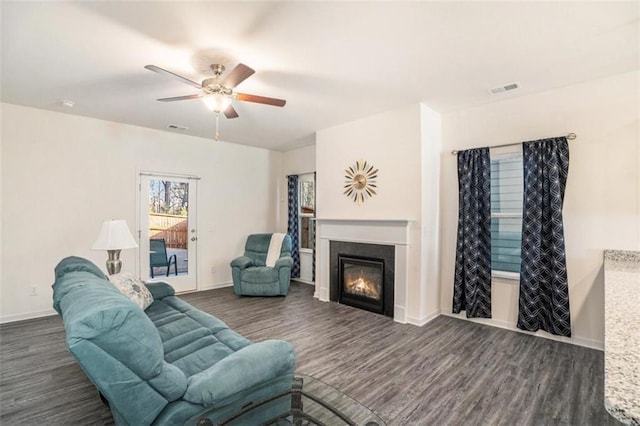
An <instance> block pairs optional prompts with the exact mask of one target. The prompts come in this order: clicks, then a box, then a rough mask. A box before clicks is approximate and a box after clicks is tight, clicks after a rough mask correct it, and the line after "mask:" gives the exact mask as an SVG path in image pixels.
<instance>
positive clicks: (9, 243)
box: [0, 104, 282, 321]
mask: <svg viewBox="0 0 640 426" xmlns="http://www.w3.org/2000/svg"><path fill="white" fill-rule="evenodd" d="M2 119H3V123H2V124H3V126H2V150H3V152H2V166H1V167H2V169H1V171H2V173H1V179H2V182H3V187H2V207H3V209H2V212H3V214H2V225H1V226H2V229H3V233H2V270H1V272H2V275H1V277H2V281H1V294H2V302H1V303H2V304H1V309H2V311H1V313H0V320H1V321H9V320H16V319H21V318H27V317H32V316H38V315H43V314H48V313H51V312H52V311H51V287H50V286H51V284H52V282H53V269H54V267H55V265H56V264H57V262H58V261H60V260H61V259H62V258H63V257H65V256H69V255H78V256H83V257H87V258H89V259H90V260H92V261H94V262H95V263H96V264H97V265H98V266H100V267H101V268H103V269H104V262H105V260H106V253H104V252H94V251H91V250H90V247H91V245H92V244H93V242H94V240H95V238H96V236H97V233H98V230H99V229H100V225H101V224H102V221H103V220H104V219H108V218H122V219H125V220H126V221H127V223H128V224H129V227H130V228H131V229H132V231H134V229H135V224H136V197H137V187H136V180H137V170H152V171H162V172H173V173H187V174H192V175H198V176H200V177H201V180H200V181H199V183H198V192H199V206H198V215H197V218H198V261H199V266H198V271H197V273H198V288H199V289H203V288H209V287H213V286H220V285H227V284H229V283H230V281H231V271H230V268H229V261H230V260H231V259H233V258H234V257H236V256H238V255H240V254H242V251H243V247H244V242H245V239H246V235H247V234H249V233H252V232H265V231H266V232H274V231H275V230H276V226H277V209H278V203H277V183H278V179H279V178H280V172H279V171H280V169H281V160H282V154H281V153H277V152H273V151H268V150H264V149H258V148H251V147H247V146H242V145H236V144H230V143H225V142H214V141H212V140H210V139H203V138H195V137H189V136H184V135H180V134H174V133H169V132H161V131H157V130H152V129H147V128H142V127H135V126H129V125H124V124H120V123H113V122H107V121H100V120H95V119H91V118H86V117H78V116H73V115H68V114H61V113H55V112H50V111H44V110H38V109H33V108H25V107H21V106H16V105H10V104H2ZM122 258H123V270H128V271H134V270H135V269H136V268H135V265H136V262H137V260H138V256H137V250H125V251H123V252H122ZM213 267H215V269H216V273H215V274H214V273H212V268H213ZM31 286H36V288H37V292H38V294H37V296H29V288H30V287H31Z"/></svg>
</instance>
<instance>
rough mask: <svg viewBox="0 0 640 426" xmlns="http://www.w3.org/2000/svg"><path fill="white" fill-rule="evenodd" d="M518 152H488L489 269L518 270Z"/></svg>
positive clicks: (519, 157)
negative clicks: (489, 165) (489, 181)
mask: <svg viewBox="0 0 640 426" xmlns="http://www.w3.org/2000/svg"><path fill="white" fill-rule="evenodd" d="M522 193H523V176H522V153H510V154H497V155H492V156H491V269H492V270H493V271H502V272H511V273H518V274H519V273H520V261H521V258H520V243H521V238H522Z"/></svg>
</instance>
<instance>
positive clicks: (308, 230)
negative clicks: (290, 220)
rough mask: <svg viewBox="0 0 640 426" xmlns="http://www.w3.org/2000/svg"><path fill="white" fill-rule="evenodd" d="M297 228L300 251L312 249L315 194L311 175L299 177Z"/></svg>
mask: <svg viewBox="0 0 640 426" xmlns="http://www.w3.org/2000/svg"><path fill="white" fill-rule="evenodd" d="M298 182H299V183H298V185H299V190H300V193H299V197H298V200H299V202H298V204H300V211H299V220H300V223H299V228H300V249H301V250H305V249H308V250H311V249H313V240H314V238H315V236H314V233H313V231H314V228H313V218H314V217H315V215H316V192H315V187H314V185H315V182H314V176H313V173H310V174H306V175H300V178H299V181H298Z"/></svg>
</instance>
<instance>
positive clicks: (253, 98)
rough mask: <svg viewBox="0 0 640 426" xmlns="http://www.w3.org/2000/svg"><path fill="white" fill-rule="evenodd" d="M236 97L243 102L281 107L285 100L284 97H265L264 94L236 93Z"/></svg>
mask: <svg viewBox="0 0 640 426" xmlns="http://www.w3.org/2000/svg"><path fill="white" fill-rule="evenodd" d="M236 99H237V100H239V101H245V102H255V103H258V104H266V105H273V106H278V107H283V106H284V105H285V104H286V103H287V101H285V100H284V99H276V98H267V97H266V96H258V95H248V94H246V93H236Z"/></svg>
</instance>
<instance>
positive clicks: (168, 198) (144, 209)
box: [138, 173, 198, 292]
mask: <svg viewBox="0 0 640 426" xmlns="http://www.w3.org/2000/svg"><path fill="white" fill-rule="evenodd" d="M138 187H139V190H140V197H139V198H140V199H139V203H138V205H139V209H140V214H139V224H138V238H139V241H138V244H139V246H140V271H139V272H140V278H141V279H142V280H150V281H167V282H168V283H169V284H171V285H172V286H173V288H174V289H175V290H176V292H185V291H194V290H196V286H197V280H196V271H197V264H196V259H197V256H196V249H197V241H198V233H197V229H196V200H197V196H196V195H197V178H193V177H189V176H175V175H162V174H154V173H140V179H139V186H138Z"/></svg>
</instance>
